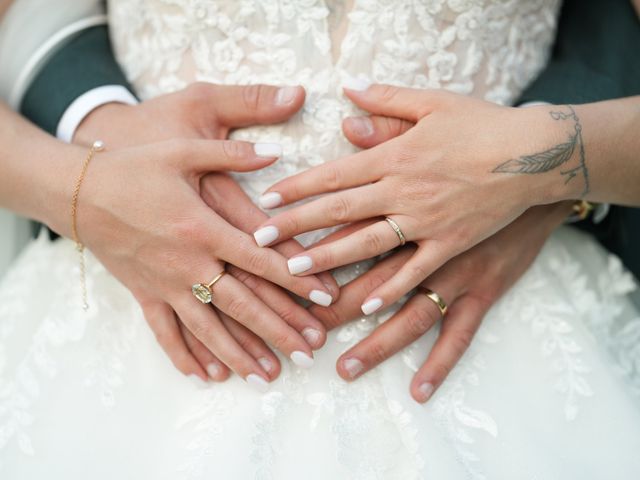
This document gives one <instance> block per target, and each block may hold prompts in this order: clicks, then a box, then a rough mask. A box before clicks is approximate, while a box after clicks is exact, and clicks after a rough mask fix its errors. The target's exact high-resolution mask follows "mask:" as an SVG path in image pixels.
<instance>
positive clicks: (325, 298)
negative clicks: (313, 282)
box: [309, 290, 333, 307]
mask: <svg viewBox="0 0 640 480" xmlns="http://www.w3.org/2000/svg"><path fill="white" fill-rule="evenodd" d="M309 300H311V301H312V302H313V303H315V304H317V305H320V306H321V307H328V306H329V305H331V302H333V298H331V295H329V294H328V293H325V292H323V291H322V290H311V293H310V294H309Z"/></svg>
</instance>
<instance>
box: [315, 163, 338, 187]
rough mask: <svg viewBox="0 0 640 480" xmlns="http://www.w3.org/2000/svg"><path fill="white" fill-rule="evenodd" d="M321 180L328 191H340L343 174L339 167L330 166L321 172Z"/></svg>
mask: <svg viewBox="0 0 640 480" xmlns="http://www.w3.org/2000/svg"><path fill="white" fill-rule="evenodd" d="M320 171H321V172H322V173H321V176H320V180H321V182H322V185H323V186H324V187H325V188H326V189H327V190H339V189H340V186H341V184H342V173H341V172H340V170H339V169H338V167H336V166H334V165H331V164H328V165H325V166H324V168H322V169H321V170H320Z"/></svg>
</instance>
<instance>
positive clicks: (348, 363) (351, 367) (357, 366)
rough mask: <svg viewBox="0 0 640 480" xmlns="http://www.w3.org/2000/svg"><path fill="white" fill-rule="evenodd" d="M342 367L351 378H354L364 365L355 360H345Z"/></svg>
mask: <svg viewBox="0 0 640 480" xmlns="http://www.w3.org/2000/svg"><path fill="white" fill-rule="evenodd" d="M342 365H344V369H345V370H346V371H347V373H348V374H349V376H350V377H351V378H355V376H356V375H358V374H359V373H360V372H361V371H362V370H363V369H364V365H363V364H362V362H361V361H360V360H358V359H357V358H347V359H346V360H345V361H344V362H342Z"/></svg>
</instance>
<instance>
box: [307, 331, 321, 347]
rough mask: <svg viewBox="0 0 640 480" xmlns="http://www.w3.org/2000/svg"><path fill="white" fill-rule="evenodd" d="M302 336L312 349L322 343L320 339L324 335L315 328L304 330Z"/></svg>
mask: <svg viewBox="0 0 640 480" xmlns="http://www.w3.org/2000/svg"><path fill="white" fill-rule="evenodd" d="M302 336H303V337H304V339H305V340H306V341H307V343H308V344H309V345H310V346H311V347H315V346H316V345H318V344H319V343H320V337H321V336H322V334H321V333H320V331H319V330H316V329H315V328H311V327H307V328H305V329H304V330H302Z"/></svg>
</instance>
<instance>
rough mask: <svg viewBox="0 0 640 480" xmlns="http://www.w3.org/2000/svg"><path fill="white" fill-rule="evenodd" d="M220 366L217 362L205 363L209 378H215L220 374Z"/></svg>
mask: <svg viewBox="0 0 640 480" xmlns="http://www.w3.org/2000/svg"><path fill="white" fill-rule="evenodd" d="M220 372H221V368H220V366H219V365H218V364H217V363H210V364H209V365H207V373H208V374H209V376H210V377H211V378H213V379H214V380H217V379H218V377H219V376H220Z"/></svg>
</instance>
